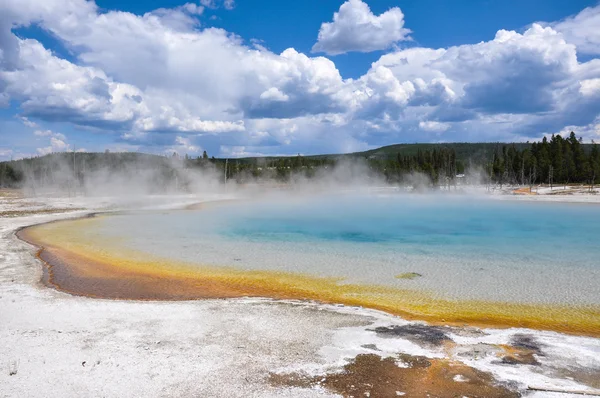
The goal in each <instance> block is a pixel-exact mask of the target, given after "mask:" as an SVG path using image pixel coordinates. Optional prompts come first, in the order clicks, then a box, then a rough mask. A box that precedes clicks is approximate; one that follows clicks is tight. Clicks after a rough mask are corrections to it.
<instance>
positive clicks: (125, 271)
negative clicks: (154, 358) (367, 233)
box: [16, 213, 600, 338]
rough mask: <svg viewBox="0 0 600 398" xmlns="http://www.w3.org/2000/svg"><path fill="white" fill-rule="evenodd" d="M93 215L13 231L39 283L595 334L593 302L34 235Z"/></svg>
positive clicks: (94, 292) (101, 294)
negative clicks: (343, 279) (509, 295)
mask: <svg viewBox="0 0 600 398" xmlns="http://www.w3.org/2000/svg"><path fill="white" fill-rule="evenodd" d="M96 214H97V213H91V214H88V215H85V216H83V217H80V218H78V219H70V220H58V221H53V222H51V223H47V224H39V225H34V226H30V227H26V228H20V229H19V231H18V232H16V236H17V237H18V238H19V239H21V240H23V241H25V242H27V243H28V244H31V245H33V246H35V247H36V248H37V258H38V259H39V260H40V261H41V262H42V263H43V268H44V279H43V283H44V284H45V285H46V286H48V287H51V288H53V289H57V290H59V291H63V292H66V293H69V294H72V295H76V296H84V297H92V298H102V299H113V300H142V301H187V300H204V299H229V298H244V297H252V298H268V299H275V300H308V301H316V302H320V303H325V304H332V305H336V304H342V305H349V306H358V307H365V308H371V309H375V310H380V311H384V312H386V313H388V314H390V315H394V316H400V317H402V318H403V319H407V320H411V321H418V320H420V321H425V322H428V323H430V324H432V325H439V326H444V325H450V326H467V325H468V326H473V327H480V328H513V327H518V328H528V329H535V330H547V331H556V332H560V333H565V334H570V335H576V336H589V337H596V338H597V337H600V321H599V320H600V306H579V307H572V306H566V305H549V304H519V303H506V302H488V301H481V300H479V301H477V300H446V299H440V298H434V297H431V296H430V295H428V294H426V293H424V292H420V291H416V290H410V289H403V290H400V289H396V288H386V287H381V286H368V285H353V284H346V285H339V284H338V281H339V280H338V279H336V278H323V277H316V276H312V275H305V274H292V273H285V272H275V271H244V270H239V269H236V268H235V267H214V266H211V267H203V266H200V267H198V266H197V265H192V264H187V263H183V262H174V261H170V260H169V259H163V258H159V259H153V258H150V257H148V256H146V257H144V256H143V254H141V253H136V252H131V253H128V255H125V256H123V255H121V256H119V255H116V256H111V255H107V254H106V253H105V250H104V249H105V248H106V246H102V244H101V243H100V244H98V245H97V244H96V243H97V242H94V246H88V247H85V246H82V247H75V248H73V247H71V248H69V249H65V248H64V247H60V246H57V245H56V244H55V242H48V241H44V238H40V236H36V233H37V231H39V229H40V228H41V229H43V228H44V226H46V227H47V226H48V225H49V224H56V225H60V223H61V222H73V221H78V220H87V219H91V218H94V217H95V216H96ZM107 216H110V213H108V214H107ZM41 234H42V235H47V236H48V235H52V236H55V235H60V233H58V234H57V233H56V231H53V232H52V233H50V234H48V232H47V231H45V232H44V231H42V233H41ZM99 253H101V254H100V255H99ZM594 319H596V321H595V322H594V321H593V320H594Z"/></svg>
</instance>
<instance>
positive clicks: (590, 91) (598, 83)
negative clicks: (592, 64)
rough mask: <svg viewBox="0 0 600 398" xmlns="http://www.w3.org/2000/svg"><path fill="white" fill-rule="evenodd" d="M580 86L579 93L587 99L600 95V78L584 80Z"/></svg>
mask: <svg viewBox="0 0 600 398" xmlns="http://www.w3.org/2000/svg"><path fill="white" fill-rule="evenodd" d="M579 84H580V85H581V87H580V88H579V92H580V93H581V94H582V95H584V96H586V97H587V96H591V95H597V94H600V78H595V79H587V80H582V81H581V82H579Z"/></svg>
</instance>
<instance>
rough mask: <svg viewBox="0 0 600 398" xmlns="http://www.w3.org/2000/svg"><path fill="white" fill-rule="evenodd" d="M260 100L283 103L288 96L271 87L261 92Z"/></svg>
mask: <svg viewBox="0 0 600 398" xmlns="http://www.w3.org/2000/svg"><path fill="white" fill-rule="evenodd" d="M260 99H263V100H267V101H269V100H271V101H282V102H285V101H287V100H289V99H290V97H289V95H287V94H284V93H282V92H281V91H280V90H279V89H278V88H277V87H271V88H270V89H268V90H267V91H263V93H262V94H261V95H260Z"/></svg>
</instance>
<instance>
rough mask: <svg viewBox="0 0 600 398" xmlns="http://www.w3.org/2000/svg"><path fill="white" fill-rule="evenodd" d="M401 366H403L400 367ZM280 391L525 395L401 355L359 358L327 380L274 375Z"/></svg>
mask: <svg viewBox="0 0 600 398" xmlns="http://www.w3.org/2000/svg"><path fill="white" fill-rule="evenodd" d="M398 362H400V366H399V364H398ZM269 381H270V383H271V384H272V385H274V386H276V387H300V388H309V387H313V386H322V387H325V388H326V389H328V390H330V391H333V392H335V393H337V394H340V395H342V396H344V397H371V398H377V397H386V398H387V397H397V396H402V397H406V398H421V397H422V398H426V397H465V396H467V397H472V398H516V397H520V396H521V395H520V394H519V393H518V392H517V391H514V390H511V389H509V388H508V387H506V386H503V385H501V384H499V383H498V382H497V381H496V380H494V378H493V377H492V376H491V375H490V374H489V373H485V372H481V371H479V370H476V369H474V368H471V367H469V366H467V365H464V364H461V363H457V362H452V361H448V360H445V359H432V358H426V357H420V356H411V355H407V354H401V355H400V356H399V357H398V358H381V357H380V356H378V355H374V354H362V355H358V356H357V357H356V358H354V359H353V360H352V362H350V363H349V364H347V365H346V366H344V369H343V370H342V372H340V373H332V374H327V375H325V376H317V377H310V376H303V375H301V374H297V373H295V374H294V373H293V374H271V376H270V377H269Z"/></svg>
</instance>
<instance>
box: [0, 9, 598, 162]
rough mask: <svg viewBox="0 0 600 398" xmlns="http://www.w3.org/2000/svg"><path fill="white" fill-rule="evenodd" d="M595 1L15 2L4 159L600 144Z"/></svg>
mask: <svg viewBox="0 0 600 398" xmlns="http://www.w3.org/2000/svg"><path fill="white" fill-rule="evenodd" d="M598 26H600V3H598V1H588V0H571V1H564V0H505V1H500V0H462V1H445V0H366V1H362V0H347V1H338V0H303V1H295V2H292V1H281V0H252V1H250V0H194V1H189V0H188V2H186V1H185V0H183V1H179V0H145V1H136V0H96V1H88V0H0V160H7V159H18V158H22V157H30V156H39V155H44V154H47V153H51V152H60V151H104V150H107V149H108V150H111V151H140V152H148V153H157V154H172V153H173V152H176V153H178V154H180V155H185V154H187V155H189V156H192V157H195V156H199V155H201V154H202V152H203V151H207V152H208V154H209V155H210V156H218V157H242V156H262V155H295V154H319V153H344V152H353V151H361V150H366V149H371V148H375V147H379V146H383V145H389V144H395V143H414V142H520V141H533V140H539V139H541V138H542V137H544V136H549V135H551V134H565V133H568V132H570V131H575V132H576V133H577V134H578V136H581V137H583V139H584V141H585V142H591V141H592V140H597V141H600V29H598Z"/></svg>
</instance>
